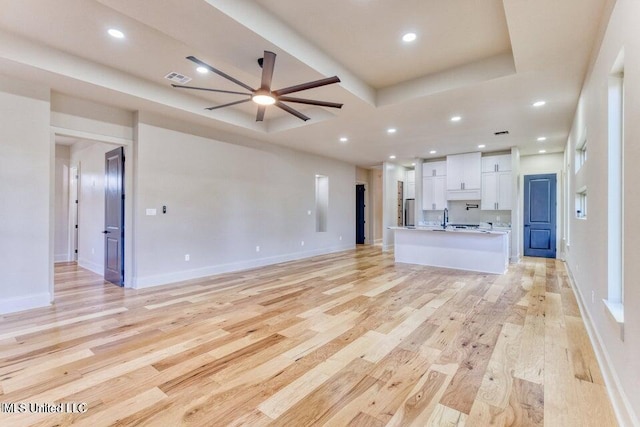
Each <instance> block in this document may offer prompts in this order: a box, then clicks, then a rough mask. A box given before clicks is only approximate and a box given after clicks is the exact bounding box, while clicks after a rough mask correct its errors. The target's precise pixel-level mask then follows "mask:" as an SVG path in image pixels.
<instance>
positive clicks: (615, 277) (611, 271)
mask: <svg viewBox="0 0 640 427" xmlns="http://www.w3.org/2000/svg"><path fill="white" fill-rule="evenodd" d="M607 110H608V131H609V132H608V133H609V135H608V174H607V175H608V176H607V178H608V183H607V190H608V200H607V205H608V223H607V226H608V230H607V231H608V233H607V238H608V242H607V243H608V245H607V250H608V256H607V269H608V284H609V288H608V295H607V299H606V300H605V301H604V302H605V305H606V306H607V308H608V309H609V312H610V314H611V315H612V316H613V318H614V319H615V320H616V322H618V323H619V324H622V323H623V322H624V311H623V310H624V305H623V304H624V214H623V213H624V209H623V207H624V179H623V177H624V170H623V168H624V161H623V160H624V51H622V52H620V54H619V55H618V58H617V59H616V61H615V64H614V66H613V68H612V70H611V75H610V76H609V93H608V105H607Z"/></svg>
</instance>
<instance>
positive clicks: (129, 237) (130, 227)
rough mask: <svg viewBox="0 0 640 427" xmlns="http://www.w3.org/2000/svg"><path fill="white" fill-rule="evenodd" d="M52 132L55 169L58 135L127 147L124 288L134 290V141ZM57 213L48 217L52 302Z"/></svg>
mask: <svg viewBox="0 0 640 427" xmlns="http://www.w3.org/2000/svg"><path fill="white" fill-rule="evenodd" d="M50 129H51V131H50V146H51V150H50V164H51V165H52V166H53V165H55V150H54V148H55V140H56V135H59V136H66V137H71V138H77V139H84V140H88V141H95V142H102V143H104V144H109V145H113V146H114V148H115V147H117V146H122V147H124V156H125V158H126V161H125V164H124V191H125V194H126V199H125V206H124V217H125V221H124V224H125V229H124V238H125V245H124V264H125V266H127V268H126V269H125V272H124V287H125V288H134V287H135V281H134V277H135V276H134V268H135V262H134V253H133V247H134V234H135V230H134V220H133V214H134V207H135V206H134V204H135V202H136V199H135V195H134V193H133V183H134V164H135V150H134V142H133V140H132V139H126V138H119V137H112V136H106V135H100V134H96V133H91V132H85V131H79V130H75V129H66V128H60V127H57V126H51V127H50ZM74 166H77V165H76V164H70V167H74ZM53 169H54V168H53V167H52V168H51V173H50V177H51V178H50V180H51V185H50V186H49V187H50V188H49V197H50V200H52V201H53V200H55V185H54V184H53V182H55V181H54V177H55V174H54V170H53ZM78 200H79V203H82V201H81V200H80V199H78ZM54 214H55V213H54V209H50V213H49V217H50V221H49V292H50V295H51V302H54V301H55V289H54V253H53V252H54V251H53V245H54V227H55V221H54ZM79 220H81V217H80V216H79Z"/></svg>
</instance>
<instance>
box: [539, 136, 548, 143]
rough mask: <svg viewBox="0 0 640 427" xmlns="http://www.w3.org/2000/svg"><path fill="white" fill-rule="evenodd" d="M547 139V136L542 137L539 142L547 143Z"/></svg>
mask: <svg viewBox="0 0 640 427" xmlns="http://www.w3.org/2000/svg"><path fill="white" fill-rule="evenodd" d="M546 140H547V137H546V136H541V137H539V138H538V142H542V141H546Z"/></svg>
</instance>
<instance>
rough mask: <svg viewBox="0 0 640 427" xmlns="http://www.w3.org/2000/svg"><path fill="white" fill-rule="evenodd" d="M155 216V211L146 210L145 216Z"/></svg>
mask: <svg viewBox="0 0 640 427" xmlns="http://www.w3.org/2000/svg"><path fill="white" fill-rule="evenodd" d="M155 214H156V210H155V209H147V215H155Z"/></svg>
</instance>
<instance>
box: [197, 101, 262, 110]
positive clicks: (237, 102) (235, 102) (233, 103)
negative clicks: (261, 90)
mask: <svg viewBox="0 0 640 427" xmlns="http://www.w3.org/2000/svg"><path fill="white" fill-rule="evenodd" d="M249 101H251V98H247V99H242V100H240V101H234V102H230V103H228V104H222V105H216V106H215V107H207V108H205V110H217V109H218V108H224V107H230V106H232V105H236V104H242V103H243V102H249Z"/></svg>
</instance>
